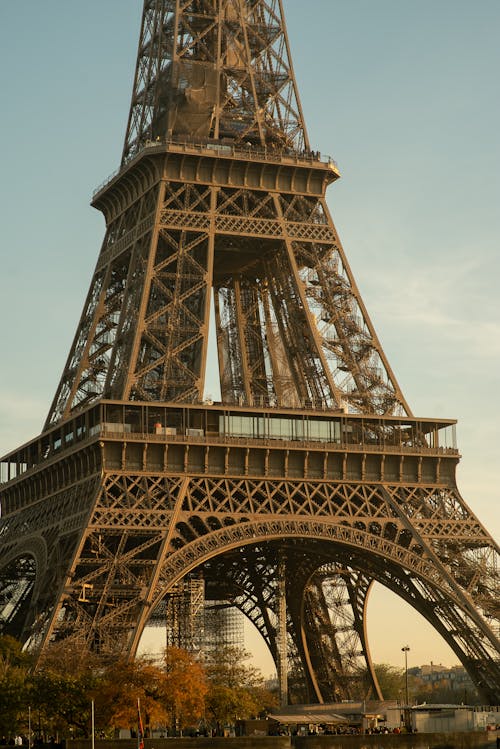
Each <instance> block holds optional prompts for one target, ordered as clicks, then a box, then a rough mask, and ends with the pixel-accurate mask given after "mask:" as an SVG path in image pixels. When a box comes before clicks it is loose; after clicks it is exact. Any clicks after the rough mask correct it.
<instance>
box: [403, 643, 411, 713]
mask: <svg viewBox="0 0 500 749" xmlns="http://www.w3.org/2000/svg"><path fill="white" fill-rule="evenodd" d="M409 651H410V648H409V647H408V645H405V646H404V648H401V652H403V653H404V654H405V692H406V706H407V707H409V706H410V698H409V695H408V653H409Z"/></svg>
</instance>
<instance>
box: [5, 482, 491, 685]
mask: <svg viewBox="0 0 500 749" xmlns="http://www.w3.org/2000/svg"><path fill="white" fill-rule="evenodd" d="M47 533H48V535H50V529H48V530H47ZM52 533H53V531H52ZM67 542H68V539H65V544H67ZM69 548H70V547H68V548H66V546H63V547H61V548H60V549H59V550H58V554H59V566H58V568H59V569H61V568H62V569H64V568H65V565H64V559H63V557H68V554H69ZM280 550H281V551H280ZM278 552H279V553H280V554H282V555H284V557H285V559H286V569H287V599H288V619H289V621H288V627H287V629H288V635H289V648H288V651H289V657H290V672H291V673H294V672H295V674H296V679H297V680H298V682H297V683H300V682H301V679H302V682H301V683H302V686H301V687H300V689H301V690H302V692H301V693H302V694H304V690H305V693H307V694H308V695H309V697H311V695H312V696H313V697H314V699H320V698H324V696H325V695H329V696H330V698H332V699H333V698H334V697H335V695H337V696H338V695H339V694H342V695H347V697H345V698H346V699H347V698H349V694H352V691H353V689H354V688H355V685H356V678H358V679H359V672H360V669H361V665H362V664H363V663H366V665H367V667H368V676H369V678H370V679H371V682H370V681H369V682H368V683H367V686H366V689H367V690H368V689H369V688H370V689H371V692H372V694H376V693H377V685H376V680H375V679H374V677H373V673H372V665H371V662H370V659H369V653H368V649H367V644H366V642H365V634H364V620H365V602H366V596H367V593H368V589H369V584H370V581H371V580H377V581H379V582H380V583H382V584H383V585H385V586H386V587H388V588H390V589H392V590H394V591H395V592H396V593H397V594H398V595H400V596H401V597H403V598H404V599H405V600H407V601H408V602H409V603H410V604H411V605H413V606H414V607H415V609H416V610H417V611H419V612H420V613H421V614H422V615H423V616H424V617H426V618H427V619H428V621H429V622H430V623H431V624H432V625H433V626H434V627H435V629H436V630H437V631H438V632H439V633H440V634H441V635H442V636H443V637H444V639H445V640H446V641H447V642H448V644H449V645H450V647H451V648H452V649H453V650H454V651H455V653H456V654H457V656H458V657H459V658H460V659H461V660H462V662H463V663H464V664H465V665H466V667H467V668H468V670H469V672H470V674H471V676H472V678H473V679H474V680H475V682H476V684H477V685H478V687H479V688H480V689H481V690H482V692H483V694H484V695H487V694H488V695H490V697H491V695H493V694H498V688H499V687H500V684H499V681H500V674H499V671H498V668H499V667H498V661H497V652H498V650H497V649H498V645H499V644H498V640H497V639H496V638H495V636H494V634H493V631H494V627H493V626H490V625H491V624H492V623H493V624H494V622H495V621H496V622H498V619H499V617H500V612H499V610H498V601H499V598H500V597H499V572H498V554H497V551H496V549H495V548H494V546H493V545H492V542H491V539H490V538H489V536H488V534H487V533H486V531H484V529H483V528H482V527H481V526H480V524H479V523H478V521H477V520H476V519H475V518H474V516H472V515H471V514H470V512H469V511H468V509H467V507H466V506H465V505H464V503H463V502H462V500H461V499H460V497H459V496H458V495H457V494H456V493H455V492H454V491H452V490H449V489H447V490H444V489H442V488H436V487H432V486H428V487H422V486H419V487H401V486H398V485H395V486H388V487H385V488H384V487H381V486H380V485H373V486H372V485H367V484H357V483H353V484H350V485H345V484H338V485H332V484H331V483H327V482H319V481H307V482H306V481H294V482H289V481H285V480H278V479H276V480H274V481H271V480H251V479H249V478H248V479H229V478H221V479H215V478H206V477H205V478H201V477H200V478H198V479H195V478H193V479H191V480H186V479H173V478H172V479H170V478H167V477H165V476H161V477H151V476H149V477H147V476H144V475H137V476H133V475H119V474H116V475H115V474H110V475H107V477H106V479H105V485H104V488H103V490H102V491H101V492H100V494H99V499H98V502H97V504H96V507H95V510H94V512H93V515H92V519H91V522H90V523H89V524H88V526H87V529H86V531H85V532H84V536H83V538H82V541H81V544H80V551H79V552H78V554H77V555H76V557H75V558H74V560H73V563H72V564H71V565H70V571H69V575H68V578H67V580H66V581H64V580H59V581H58V585H62V586H63V589H64V590H65V595H64V596H63V597H62V599H61V600H60V603H59V604H58V606H57V607H56V608H51V607H50V606H48V607H47V606H42V607H41V609H42V610H43V611H44V612H45V616H44V619H43V621H41V622H39V623H38V624H39V633H38V635H37V636H38V639H39V640H40V641H42V640H43V639H45V640H47V639H54V638H55V639H57V638H59V637H63V636H72V637H77V638H78V640H79V642H80V643H82V644H84V645H86V646H87V647H89V646H93V647H99V648H102V649H106V650H109V651H111V652H113V651H117V650H119V651H122V652H130V649H132V652H133V651H134V649H135V647H137V644H138V638H139V637H140V633H141V632H142V629H143V628H144V626H145V625H146V623H147V621H148V619H149V617H150V616H151V614H152V612H153V611H154V610H155V609H156V607H158V606H161V605H162V602H163V600H164V599H165V596H166V595H167V594H168V592H169V591H170V590H172V585H175V583H176V581H180V580H182V578H184V577H185V575H186V574H187V573H189V572H190V571H194V570H195V569H198V570H199V571H202V574H203V578H204V579H205V581H206V584H208V585H210V581H211V580H220V579H221V578H222V577H224V579H226V580H227V586H228V588H227V590H228V591H229V592H230V595H229V596H227V597H228V598H231V600H233V601H234V602H235V605H237V606H239V608H241V610H242V611H243V612H244V613H245V614H246V615H247V616H248V617H249V618H250V619H251V620H252V621H253V622H254V624H255V625H256V627H257V628H258V629H259V631H260V632H261V634H262V635H263V637H264V639H265V640H266V642H267V643H268V645H269V647H270V650H271V652H272V653H273V655H274V656H275V657H276V656H277V647H276V629H277V619H276V586H277V582H276V574H275V573H276V564H277V561H276V560H277V557H278ZM67 561H68V563H69V560H67ZM66 569H67V567H66ZM52 570H54V567H52ZM317 570H319V572H316V571H317ZM41 577H42V578H43V575H42V576H41ZM6 579H7V578H6ZM9 590H10V588H9V584H8V579H7V583H5V585H4V590H3V591H1V592H0V593H1V595H3V596H6V595H8V594H9ZM226 592H227V591H226ZM40 595H42V596H43V593H42V592H40ZM32 604H33V602H32ZM349 607H350V609H351V611H350V613H349ZM34 608H35V609H36V608H37V607H36V605H35V606H34ZM481 612H482V613H481ZM304 632H305V633H306V634H305V635H304ZM306 656H307V657H306ZM308 664H309V665H308ZM300 674H302V676H300ZM495 690H497V691H496V692H495ZM299 691H300V690H299ZM343 698H344V697H343Z"/></svg>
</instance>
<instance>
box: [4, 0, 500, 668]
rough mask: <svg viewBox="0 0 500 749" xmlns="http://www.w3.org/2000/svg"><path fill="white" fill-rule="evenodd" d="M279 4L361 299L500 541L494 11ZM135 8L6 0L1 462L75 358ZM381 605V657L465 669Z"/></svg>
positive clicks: (133, 43)
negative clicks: (329, 168)
mask: <svg viewBox="0 0 500 749" xmlns="http://www.w3.org/2000/svg"><path fill="white" fill-rule="evenodd" d="M284 5H285V12H286V17H287V22H288V30H289V36H290V42H291V46H292V56H293V63H294V67H295V72H296V77H297V81H298V85H299V91H300V95H301V99H302V105H303V110H304V114H305V119H306V124H307V127H308V130H309V134H310V138H311V144H312V147H313V148H314V149H318V150H321V151H322V152H323V153H329V154H331V155H332V156H333V157H334V158H335V159H336V161H337V162H338V164H339V167H340V170H341V173H342V179H341V180H340V181H339V182H337V183H336V184H335V185H334V186H333V187H332V188H331V189H330V191H329V205H330V208H331V211H332V214H333V217H334V220H335V222H336V225H337V228H338V230H339V232H340V236H341V239H342V241H343V245H344V248H345V250H346V253H347V257H348V259H349V261H350V263H351V266H352V268H353V271H354V274H355V277H356V280H357V282H358V284H359V286H360V289H361V292H362V295H363V298H364V301H365V303H366V305H367V308H368V310H369V313H370V315H371V317H372V320H373V322H374V324H375V328H376V330H377V332H378V334H379V336H380V338H381V340H382V344H383V346H384V348H385V351H386V353H387V355H388V357H389V360H390V362H391V366H392V368H393V369H394V371H395V373H396V376H397V377H398V380H399V382H400V384H401V386H402V388H403V391H404V392H405V395H406V398H407V400H408V401H409V403H410V405H411V406H412V408H413V411H414V412H415V413H416V414H418V415H421V416H443V417H450V418H458V420H459V425H458V439H459V446H460V448H461V451H462V453H463V462H462V465H461V466H460V467H459V485H460V487H461V491H462V493H463V496H464V497H465V499H466V501H467V502H468V504H469V505H470V506H471V507H472V509H473V510H474V511H475V512H476V514H477V515H478V516H479V518H480V520H482V521H483V522H484V523H485V525H486V526H487V528H488V529H489V531H490V532H491V533H492V535H493V536H494V537H495V538H496V539H497V540H498V538H499V537H500V511H499V501H498V500H499V494H500V490H499V480H500V461H499V457H500V450H499V442H500V426H499V419H500V395H499V393H500V375H499V372H500V299H499V293H498V284H499V278H500V259H499V250H500V137H499V135H498V134H499V133H500V97H499V82H498V77H499V73H500V44H499V39H500V3H499V2H498V0H468V1H465V0H418V2H415V1H413V2H410V1H409V0H349V1H347V0H310V2H308V3H306V4H305V3H303V2H301V0H285V2H284ZM304 8H305V10H304ZM141 10H142V3H141V2H140V0H86V2H85V3H77V2H67V0H66V1H64V0H45V1H44V2H43V3H40V2H39V1H38V0H25V2H22V3H8V2H6V0H3V2H2V1H1V0H0V90H1V92H2V107H1V116H0V142H1V143H2V146H3V147H2V159H1V162H0V259H1V265H0V267H1V271H0V316H1V326H0V352H1V353H0V357H1V358H0V454H3V453H5V452H7V451H8V450H10V449H13V448H14V447H16V446H17V445H19V444H20V443H22V442H24V441H26V440H28V439H30V438H31V437H33V436H35V435H36V434H37V433H38V432H39V431H40V429H41V426H42V424H43V421H44V419H45V416H46V413H47V411H48V409H49V406H50V402H51V399H52V397H53V394H54V392H55V389H56V386H57V383H58V380H59V377H60V374H61V371H62V368H63V366H64V362H65V359H66V356H67V353H68V349H69V347H70V345H71V341H72V338H73V335H74V332H75V329H76V326H77V322H78V318H79V315H80V312H81V308H82V305H83V301H84V297H85V294H86V291H87V288H88V284H89V282H90V278H91V274H92V271H93V267H94V264H95V261H96V258H97V254H98V251H99V248H100V243H101V241H102V238H103V234H104V222H103V219H102V218H101V216H100V214H98V213H97V212H96V211H94V210H93V209H92V208H90V207H89V200H90V197H91V193H92V190H93V189H94V188H95V187H96V186H97V185H98V184H100V183H101V182H102V181H103V180H104V179H105V178H106V176H107V175H108V174H109V173H111V172H112V171H113V170H114V169H115V168H116V166H117V165H118V163H119V159H120V154H121V148H122V142H123V136H124V131H125V126H126V118H127V114H128V108H129V102H130V93H131V85H132V77H133V72H134V66H135V56H136V48H137V39H138V33H139V22H140V16H141ZM375 604H376V605H375ZM373 609H375V610H376V611H375V613H374V614H373V616H374V618H375V619H376V620H377V621H376V624H375V625H374V630H375V632H377V631H378V632H379V634H378V635H376V636H375V637H374V643H373V645H372V651H373V654H374V656H375V659H376V660H379V661H380V660H383V661H390V662H395V663H397V664H398V665H400V663H399V660H400V656H401V653H400V647H399V640H400V639H401V637H402V636H403V633H404V637H403V639H404V640H405V642H404V643H401V644H406V640H407V641H408V644H409V645H410V647H412V652H411V656H412V660H413V658H414V660H413V662H417V663H418V662H423V661H424V660H434V661H435V662H438V661H439V660H443V661H444V662H448V661H449V662H455V658H454V657H453V656H449V653H448V651H447V650H446V649H444V650H443V649H442V648H441V647H440V645H439V643H438V642H434V640H433V639H432V638H430V637H428V636H427V634H426V633H425V630H424V629H422V627H421V625H420V624H419V623H418V622H417V620H416V618H415V616H413V617H412V616H407V615H406V614H405V611H404V609H403V608H401V609H394V608H393V604H392V602H390V601H389V599H388V598H387V597H385V598H384V597H382V598H381V599H380V601H379V600H378V599H377V598H376V597H374V605H373ZM393 611H397V612H398V613H397V614H395V615H393V613H392V612H393ZM405 617H406V618H405ZM382 619H386V620H387V619H390V620H391V621H393V622H394V628H395V629H394V632H393V631H392V630H391V629H390V627H391V626H392V625H391V624H390V623H389V622H386V623H385V624H384V625H382V624H380V621H381V620H382ZM382 626H384V627H385V634H384V636H382V635H381V634H380V632H381V630H382ZM419 633H420V634H419Z"/></svg>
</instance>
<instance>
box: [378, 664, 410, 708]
mask: <svg viewBox="0 0 500 749" xmlns="http://www.w3.org/2000/svg"><path fill="white" fill-rule="evenodd" d="M375 674H376V676H377V680H378V683H379V686H380V689H381V691H382V694H383V696H384V699H385V700H397V699H399V698H400V696H401V693H402V692H404V688H405V672H404V669H402V668H397V667H396V666H390V665H389V664H388V663H376V664H375Z"/></svg>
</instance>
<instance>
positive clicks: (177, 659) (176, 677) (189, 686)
mask: <svg viewBox="0 0 500 749" xmlns="http://www.w3.org/2000/svg"><path fill="white" fill-rule="evenodd" d="M165 671H166V677H167V678H166V684H165V687H166V688H165V695H164V701H165V702H164V704H165V706H166V708H167V710H168V712H169V715H170V721H169V722H170V725H171V726H172V727H173V728H174V732H175V733H177V730H178V728H181V729H182V728H185V727H187V726H190V725H194V724H196V723H197V722H199V720H200V719H201V718H202V717H203V715H204V712H205V697H206V694H207V691H208V686H207V680H206V675H205V670H204V668H203V666H202V665H201V664H200V663H199V662H198V661H197V660H196V659H195V658H194V657H193V656H192V655H191V654H190V653H188V652H187V651H186V650H183V649H182V648H175V647H169V648H167V649H166V650H165Z"/></svg>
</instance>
